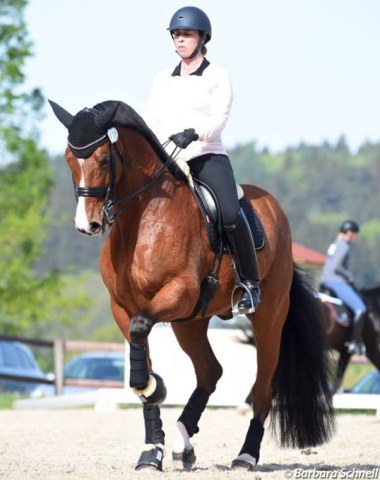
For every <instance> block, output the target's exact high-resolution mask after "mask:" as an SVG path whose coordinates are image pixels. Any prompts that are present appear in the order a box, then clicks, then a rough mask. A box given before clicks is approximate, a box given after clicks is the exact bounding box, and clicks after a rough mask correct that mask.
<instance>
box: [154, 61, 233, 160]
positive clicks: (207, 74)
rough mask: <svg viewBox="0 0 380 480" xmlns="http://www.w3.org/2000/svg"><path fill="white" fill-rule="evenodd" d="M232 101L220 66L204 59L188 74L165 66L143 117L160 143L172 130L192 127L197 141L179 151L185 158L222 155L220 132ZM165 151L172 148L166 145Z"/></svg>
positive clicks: (230, 92)
mask: <svg viewBox="0 0 380 480" xmlns="http://www.w3.org/2000/svg"><path fill="white" fill-rule="evenodd" d="M231 104H232V87H231V81H230V77H229V75H228V73H227V71H226V70H225V69H224V68H221V67H218V66H216V65H213V64H210V63H209V62H208V61H207V60H206V59H204V60H203V63H202V64H201V66H200V67H199V68H198V70H197V71H196V72H194V73H193V74H191V75H185V76H181V75H179V66H177V67H176V69H175V70H174V72H173V71H172V70H170V69H165V70H162V71H161V72H159V73H158V74H157V75H156V77H155V79H154V81H153V86H152V91H151V95H150V100H149V103H148V109H147V112H146V116H145V120H146V122H147V124H148V125H149V127H150V128H151V129H152V130H153V132H154V133H155V134H156V136H157V137H158V139H159V140H160V141H161V143H163V142H164V141H166V140H167V139H168V137H169V136H170V135H172V134H173V133H178V132H181V131H182V130H184V129H185V128H194V129H195V131H196V133H197V134H198V135H199V140H198V141H195V142H192V143H191V144H190V145H189V146H188V147H187V148H186V149H184V150H182V152H181V157H183V158H184V159H185V160H191V159H192V158H195V157H198V156H200V155H204V154H206V153H217V154H226V153H227V152H226V148H225V146H224V145H223V142H222V131H223V129H224V127H225V126H226V123H227V120H228V116H229V113H230V109H231ZM167 150H168V153H171V152H172V150H173V144H171V145H169V146H168V148H167Z"/></svg>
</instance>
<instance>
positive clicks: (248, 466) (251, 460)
mask: <svg viewBox="0 0 380 480" xmlns="http://www.w3.org/2000/svg"><path fill="white" fill-rule="evenodd" d="M256 465H257V461H256V458H255V457H252V455H249V453H242V454H241V455H239V456H238V457H236V458H235V459H234V460H232V463H231V468H232V469H234V470H238V469H241V470H247V471H248V472H252V471H253V470H255V467H256Z"/></svg>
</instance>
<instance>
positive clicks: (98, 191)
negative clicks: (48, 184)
mask: <svg viewBox="0 0 380 480" xmlns="http://www.w3.org/2000/svg"><path fill="white" fill-rule="evenodd" d="M116 139H117V137H116ZM109 149H110V183H109V185H108V187H75V186H74V191H75V197H76V199H77V201H78V198H79V197H101V198H102V197H103V198H104V203H103V212H104V219H105V222H106V224H107V225H108V226H109V227H111V226H112V224H113V223H114V221H115V220H116V218H117V217H118V216H119V215H121V214H122V213H124V212H125V211H126V210H127V209H128V207H129V206H130V203H129V204H128V205H125V206H124V207H122V208H119V209H118V210H116V209H115V207H116V206H120V203H121V202H128V201H131V200H133V199H134V198H135V197H137V196H139V195H141V194H142V193H144V192H145V191H146V190H148V189H149V188H150V187H151V186H153V184H154V183H155V181H156V180H157V179H158V178H159V177H160V176H161V175H162V174H163V173H164V171H165V170H167V168H168V167H169V165H170V163H171V162H172V160H173V159H172V157H168V158H167V160H166V161H165V163H164V164H163V165H162V167H161V168H160V169H159V170H158V171H157V172H156V173H155V174H154V175H153V177H152V178H151V179H150V180H149V181H148V182H147V183H146V184H145V185H143V186H142V187H141V188H139V189H138V190H136V191H135V192H133V193H131V194H129V195H127V196H125V197H121V198H118V199H115V198H114V196H115V187H116V155H118V157H119V158H120V161H121V163H123V157H122V156H121V153H120V151H119V149H118V148H117V145H116V140H113V139H112V138H111V142H110V143H109ZM103 227H104V221H103Z"/></svg>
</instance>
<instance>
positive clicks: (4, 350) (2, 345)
mask: <svg viewBox="0 0 380 480" xmlns="http://www.w3.org/2000/svg"><path fill="white" fill-rule="evenodd" d="M0 374H6V375H18V376H25V377H32V378H35V379H36V380H38V381H41V380H45V379H46V376H45V374H44V373H43V372H42V370H41V368H40V367H39V365H38V363H37V360H36V359H35V357H34V355H33V353H32V352H31V350H30V348H29V347H27V346H26V345H24V344H23V343H20V342H13V341H9V340H0ZM37 385H38V382H35V383H33V382H27V381H21V380H17V379H10V378H2V377H1V376H0V391H3V392H14V393H20V394H23V395H24V394H29V393H30V392H32V391H33V390H34V389H35V388H36V386H37Z"/></svg>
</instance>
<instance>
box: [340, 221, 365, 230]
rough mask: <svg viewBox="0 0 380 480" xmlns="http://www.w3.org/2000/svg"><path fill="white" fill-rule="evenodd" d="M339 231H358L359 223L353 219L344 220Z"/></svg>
mask: <svg viewBox="0 0 380 480" xmlns="http://www.w3.org/2000/svg"><path fill="white" fill-rule="evenodd" d="M339 231H340V232H341V233H347V232H355V233H359V232H360V227H359V224H358V223H357V222H355V220H345V221H344V222H343V223H342V225H341V226H340V229H339Z"/></svg>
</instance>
